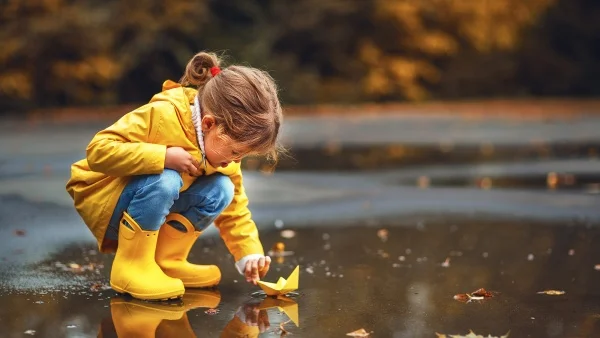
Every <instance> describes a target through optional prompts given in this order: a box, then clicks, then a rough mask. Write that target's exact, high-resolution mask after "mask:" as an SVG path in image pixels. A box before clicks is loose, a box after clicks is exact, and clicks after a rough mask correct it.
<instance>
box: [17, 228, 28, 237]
mask: <svg viewBox="0 0 600 338" xmlns="http://www.w3.org/2000/svg"><path fill="white" fill-rule="evenodd" d="M14 234H15V236H19V237H23V236H25V235H26V234H27V232H26V231H25V230H21V229H16V230H15V232H14Z"/></svg>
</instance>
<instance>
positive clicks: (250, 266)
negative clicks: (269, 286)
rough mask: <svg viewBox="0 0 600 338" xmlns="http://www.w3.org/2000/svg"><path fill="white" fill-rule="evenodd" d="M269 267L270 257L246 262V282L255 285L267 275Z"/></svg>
mask: <svg viewBox="0 0 600 338" xmlns="http://www.w3.org/2000/svg"><path fill="white" fill-rule="evenodd" d="M270 266H271V257H269V256H265V257H261V258H256V259H250V260H248V261H247V262H246V267H245V268H244V276H245V277H246V282H248V283H252V284H254V285H256V284H257V282H258V281H259V280H260V279H261V278H262V277H264V276H265V275H266V274H267V272H268V271H269V267H270Z"/></svg>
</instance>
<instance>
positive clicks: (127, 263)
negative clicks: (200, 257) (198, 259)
mask: <svg viewBox="0 0 600 338" xmlns="http://www.w3.org/2000/svg"><path fill="white" fill-rule="evenodd" d="M124 222H127V224H129V225H130V226H131V227H132V228H133V230H132V229H130V228H129V227H128V226H126V225H125V223H124ZM157 240H158V231H144V230H142V229H141V228H140V226H139V225H138V224H137V223H136V222H135V221H134V220H133V218H131V216H129V215H128V214H127V213H125V212H124V213H123V218H121V224H120V225H119V246H118V247H117V254H116V255H115V260H114V261H113V265H112V270H111V272H110V286H111V287H112V288H113V289H114V290H115V291H117V292H120V293H128V294H130V295H131V296H133V297H135V298H139V299H145V300H164V299H171V298H177V297H181V296H182V295H183V293H184V292H185V288H184V286H183V283H182V282H181V280H179V279H176V278H172V277H169V276H167V275H165V273H164V272H163V271H162V270H161V269H160V267H159V266H158V265H157V264H156V261H155V260H154V255H155V252H156V242H157Z"/></svg>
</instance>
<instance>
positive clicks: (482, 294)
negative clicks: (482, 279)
mask: <svg viewBox="0 0 600 338" xmlns="http://www.w3.org/2000/svg"><path fill="white" fill-rule="evenodd" d="M471 296H472V297H483V298H491V297H494V295H493V294H492V293H491V292H489V291H486V290H485V289H484V288H481V289H479V290H476V291H473V292H471Z"/></svg>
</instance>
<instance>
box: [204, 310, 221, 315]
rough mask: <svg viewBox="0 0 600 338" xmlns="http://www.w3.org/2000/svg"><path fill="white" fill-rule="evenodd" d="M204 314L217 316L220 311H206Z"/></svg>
mask: <svg viewBox="0 0 600 338" xmlns="http://www.w3.org/2000/svg"><path fill="white" fill-rule="evenodd" d="M204 313H206V314H207V315H211V316H212V315H216V314H217V313H219V309H208V310H206V311H204Z"/></svg>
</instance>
